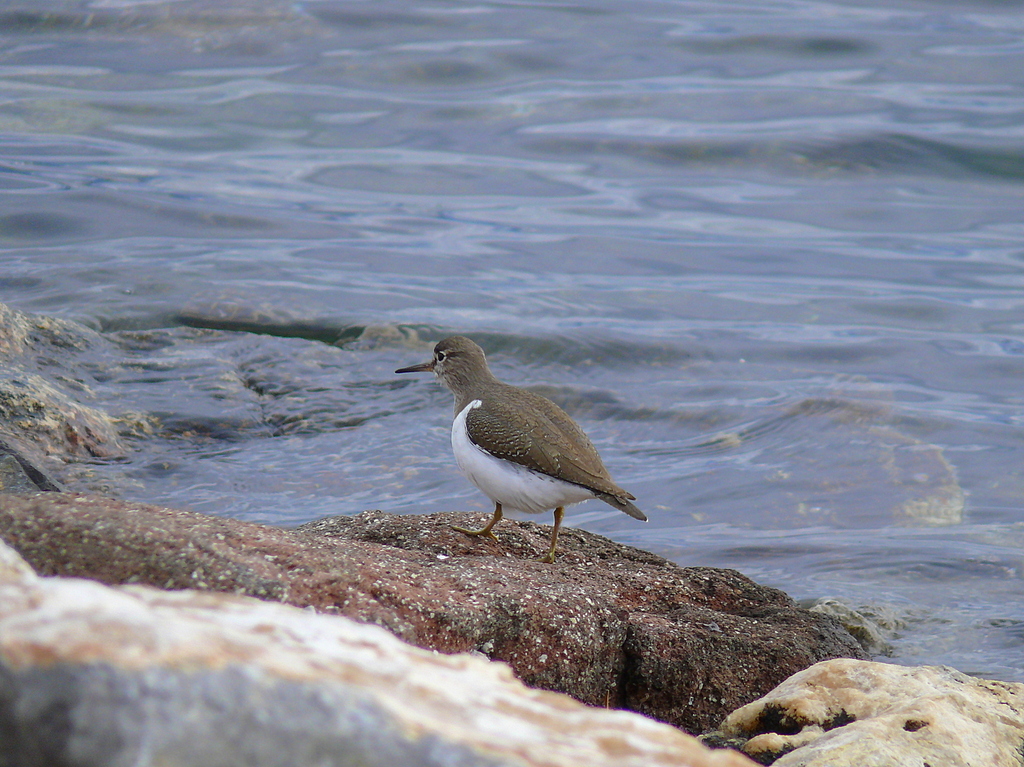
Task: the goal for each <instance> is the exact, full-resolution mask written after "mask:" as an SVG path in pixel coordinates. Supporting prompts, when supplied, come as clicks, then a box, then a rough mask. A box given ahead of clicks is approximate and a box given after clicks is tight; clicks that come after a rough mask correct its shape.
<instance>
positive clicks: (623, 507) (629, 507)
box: [597, 493, 647, 522]
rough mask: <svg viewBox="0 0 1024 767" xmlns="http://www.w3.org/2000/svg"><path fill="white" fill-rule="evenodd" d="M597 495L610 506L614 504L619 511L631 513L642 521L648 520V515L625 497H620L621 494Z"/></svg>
mask: <svg viewBox="0 0 1024 767" xmlns="http://www.w3.org/2000/svg"><path fill="white" fill-rule="evenodd" d="M597 497H598V498H600V499H601V500H602V501H604V502H605V503H607V504H608V505H609V506H614V507H615V508H616V509H618V510H619V511H623V512H625V513H626V514H629V516H631V517H632V518H633V519H639V520H640V521H641V522H646V521H647V515H646V514H644V513H643V512H642V511H640V509H638V508H637V507H636V506H635V505H633V504H632V503H631V502H629V501H628V500H626V499H625V498H620V497H619V496H617V495H612V494H611V493H598V495H597Z"/></svg>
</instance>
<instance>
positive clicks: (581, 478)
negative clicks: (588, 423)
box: [395, 336, 647, 563]
mask: <svg viewBox="0 0 1024 767" xmlns="http://www.w3.org/2000/svg"><path fill="white" fill-rule="evenodd" d="M428 372H429V373H433V374H434V375H435V376H437V378H438V380H439V381H440V382H441V383H442V384H443V385H444V386H445V387H447V388H448V389H449V390H450V391H451V392H452V394H453V395H454V396H455V418H454V420H453V422H452V452H453V453H454V454H455V460H456V462H457V463H458V465H459V469H460V470H461V471H462V473H463V474H464V475H465V476H466V478H467V479H469V481H470V482H472V483H473V484H474V485H476V487H477V488H479V489H480V490H481V491H482V492H483V494H484V495H486V496H487V497H488V498H490V499H491V501H492V502H493V503H494V514H493V515H492V516H491V519H490V521H489V522H487V524H486V525H484V526H483V527H482V528H480V529H479V530H471V529H469V528H465V527H455V530H457V531H459V532H461V533H465V534H466V535H473V536H486V537H489V538H492V539H493V540H495V541H497V540H498V538H497V536H496V535H495V534H494V526H495V525H496V524H498V522H500V521H501V519H502V515H503V511H504V510H506V509H507V510H517V511H524V512H527V513H531V514H538V513H541V512H544V511H549V510H552V509H553V510H554V528H553V529H552V532H551V545H550V547H549V549H548V552H547V554H546V555H545V556H543V557H541V558H540V560H539V561H541V562H546V563H554V561H555V552H556V550H557V546H558V531H559V529H560V528H561V526H562V519H563V517H564V516H565V507H566V506H568V505H570V504H574V503H580V502H581V501H585V500H588V499H590V498H598V499H600V500H602V501H604V502H605V503H607V504H609V505H610V506H614V507H615V508H616V509H619V510H620V511H622V512H625V513H626V514H628V515H629V516H631V517H633V518H634V519H639V520H641V521H643V522H646V521H647V516H646V515H645V514H644V513H643V512H642V511H641V510H640V509H638V508H637V507H636V506H635V505H634V504H633V503H632V502H633V501H635V500H636V496H634V495H632V494H631V493H629V492H627V491H625V490H623V489H622V488H621V487H619V486H618V485H617V484H615V482H614V481H612V478H611V475H610V474H609V473H608V469H606V468H605V465H604V462H603V461H602V460H601V456H600V455H598V452H597V449H596V448H595V447H594V445H593V443H592V442H591V441H590V439H589V438H588V437H587V435H586V434H585V433H584V432H583V429H581V428H580V427H579V425H578V424H577V423H576V422H575V421H573V420H572V418H570V417H569V415H568V414H567V413H566V412H565V411H564V410H562V408H560V407H559V406H558V405H556V404H555V403H554V402H552V401H551V400H549V399H547V398H546V397H542V396H541V395H539V394H536V393H534V392H531V391H528V390H526V389H521V388H519V387H517V386H512V385H510V384H507V383H504V382H502V381H499V380H498V379H497V378H496V377H495V376H494V374H493V373H492V372H491V369H490V368H489V367H488V366H487V357H486V355H485V354H484V350H483V349H481V348H480V346H479V345H477V344H476V342H474V341H472V340H471V339H469V338H466V337H465V336H450V337H448V338H445V339H443V340H441V341H439V342H438V343H437V345H436V346H435V347H434V354H433V357H432V358H431V359H430V360H429V361H428V362H423V363H420V364H418V365H410V366H409V367H404V368H399V369H398V370H396V371H395V373H428Z"/></svg>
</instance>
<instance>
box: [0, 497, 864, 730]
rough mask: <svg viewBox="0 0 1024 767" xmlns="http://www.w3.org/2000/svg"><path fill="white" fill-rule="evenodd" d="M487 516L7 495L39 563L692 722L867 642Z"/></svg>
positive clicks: (18, 541)
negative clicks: (253, 518) (303, 515)
mask: <svg viewBox="0 0 1024 767" xmlns="http://www.w3.org/2000/svg"><path fill="white" fill-rule="evenodd" d="M478 521H479V519H478V518H477V516H475V515H466V514H435V515H429V516H399V515H392V514H385V513H382V512H366V513H363V514H360V515H358V516H356V517H335V518H329V519H324V520H319V521H317V522H313V523H310V524H307V525H303V526H302V527H300V528H297V529H295V530H282V529H278V528H274V527H268V526H264V525H258V524H253V523H247V522H240V521H235V520H228V519H220V518H213V517H208V516H204V515H201V514H195V513H190V512H184V511H176V510H171V509H162V508H158V507H153V506H146V505H143V504H132V503H123V502H120V501H115V500H111V499H107V498H100V497H94V496H79V495H56V494H36V495H34V496H25V497H8V498H4V499H3V501H2V502H0V537H2V538H4V539H5V540H6V541H8V542H9V543H10V544H11V545H12V546H13V547H14V548H16V549H17V550H18V551H19V552H20V553H21V554H22V555H23V556H24V557H25V558H26V559H27V560H28V561H29V562H30V563H31V564H32V566H33V567H34V568H36V570H37V571H38V572H40V573H42V574H46V575H74V576H83V577H89V578H95V579H97V580H101V581H103V582H105V583H108V584H120V583H144V584H149V585H153V586H158V587H161V588H167V589H183V588H196V589H207V590H213V591H222V592H231V593H238V594H248V595H251V596H256V597H260V598H262V599H270V600H276V601H281V602H287V603H290V604H293V605H298V606H312V607H314V608H315V609H317V610H318V611H321V612H330V613H338V614H343V615H346V616H349V617H351V618H355V619H356V620H359V621H363V622H366V623H375V624H377V625H380V626H383V627H384V628H386V629H388V630H389V631H390V632H391V633H393V634H395V635H396V636H398V637H401V638H402V639H404V640H406V641H408V642H411V643H413V644H416V645H419V646H420V647H425V648H430V649H434V650H438V651H441V652H445V653H455V652H465V651H474V650H475V651H478V652H480V653H483V654H484V655H487V656H488V657H490V658H493V659H497V660H503V661H505V662H507V663H509V665H511V666H512V668H513V669H514V671H515V672H516V674H517V675H518V676H519V677H520V679H522V680H523V681H524V682H526V683H527V684H529V685H531V686H533V687H538V688H543V689H548V690H557V691H560V692H566V693H568V694H570V695H572V696H573V697H575V698H577V699H578V700H580V701H583V702H585V703H590V704H593V705H597V706H608V707H614V708H627V709H631V710H634V711H639V712H642V713H645V714H648V715H650V716H652V717H654V718H656V719H660V720H662V721H666V722H669V723H671V724H675V725H677V726H679V727H682V728H683V729H686V730H688V731H691V732H698V731H702V730H705V729H709V728H710V727H712V726H714V725H716V724H717V723H718V722H720V721H721V719H722V717H724V716H725V714H726V713H728V712H729V711H732V710H734V709H735V708H737V707H738V706H740V705H742V704H744V703H746V702H748V701H750V700H753V699H755V698H756V697H758V696H760V695H763V694H764V693H766V692H767V691H768V690H770V689H771V688H773V687H774V686H776V685H777V684H779V683H780V682H781V681H782V680H784V679H785V678H786V677H788V676H790V675H791V674H793V673H795V672H796V671H799V670H801V669H803V668H806V667H807V666H809V665H811V664H813V663H815V662H817V661H818V660H822V659H825V658H834V657H842V656H848V657H864V654H863V651H862V650H861V649H860V646H859V645H858V644H857V643H856V641H855V640H854V639H853V638H852V637H851V636H850V635H849V634H848V633H847V632H846V631H845V630H844V629H843V628H842V627H841V626H840V625H839V624H838V623H837V622H836V621H835V620H834V619H832V618H831V617H829V616H825V615H821V614H817V613H812V612H809V611H807V610H803V609H801V608H799V607H797V606H796V605H795V604H794V603H793V602H792V600H790V598H789V597H787V596H786V595H785V594H783V593H782V592H780V591H777V590H775V589H770V588H766V587H763V586H759V585H757V584H756V583H753V582H752V581H750V580H749V579H747V578H745V577H744V576H742V575H740V574H739V573H737V572H735V571H731V570H716V569H711V568H684V567H679V566H678V565H675V564H673V563H671V562H669V561H667V560H665V559H662V558H660V557H657V556H655V555H653V554H649V553H647V552H643V551H639V550H637V549H633V548H630V547H628V546H623V545H620V544H617V543H614V542H612V541H609V540H607V539H605V538H602V537H600V536H597V535H593V534H590V533H586V532H583V531H580V530H574V529H567V530H565V531H564V532H563V534H562V537H561V538H560V543H561V545H562V550H561V554H560V558H559V560H558V562H557V563H556V564H555V565H553V566H552V565H544V564H541V563H539V562H535V561H533V558H534V557H536V556H537V555H538V554H540V553H542V552H543V551H544V550H545V546H546V542H547V540H548V535H549V530H548V528H546V527H543V526H541V525H537V524H535V523H530V522H515V521H507V522H505V523H503V528H502V531H501V542H500V543H495V542H493V541H489V540H479V539H476V538H470V537H468V536H465V535H462V534H460V533H457V532H455V531H453V530H452V529H451V527H450V525H451V524H462V525H465V524H467V522H468V523H470V524H472V523H474V522H478Z"/></svg>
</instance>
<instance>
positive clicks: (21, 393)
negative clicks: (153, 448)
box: [0, 304, 123, 490]
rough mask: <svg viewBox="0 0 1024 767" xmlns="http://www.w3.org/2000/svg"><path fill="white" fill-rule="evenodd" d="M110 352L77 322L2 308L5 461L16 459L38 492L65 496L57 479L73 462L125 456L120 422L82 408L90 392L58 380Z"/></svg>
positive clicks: (0, 417)
mask: <svg viewBox="0 0 1024 767" xmlns="http://www.w3.org/2000/svg"><path fill="white" fill-rule="evenodd" d="M107 345H109V342H107V341H106V340H104V339H103V338H101V336H100V335H99V334H98V333H96V332H94V331H91V330H89V329H88V328H86V327H83V326H81V325H78V324H76V323H74V322H70V321H68V320H61V319H57V318H54V317H43V316H36V315H30V314H25V313H23V312H18V311H15V310H14V309H11V308H10V307H8V306H5V305H3V304H0V454H8V455H15V457H16V458H17V460H18V462H19V463H20V464H21V467H22V469H23V470H24V471H25V473H26V474H27V475H28V477H29V479H30V480H31V481H32V482H33V484H34V485H35V486H36V487H37V488H39V489H42V490H58V489H61V488H60V485H59V482H58V481H57V480H55V479H53V478H52V476H51V475H53V474H60V473H61V472H62V469H63V468H64V465H65V464H66V463H67V462H69V461H74V460H79V459H83V458H84V459H92V458H97V457H99V458H111V457H116V456H121V455H123V448H122V447H121V444H120V441H119V439H118V434H117V428H116V426H115V424H114V421H113V420H112V419H111V418H110V416H109V415H107V414H106V413H104V412H103V411H102V410H99V409H97V408H92V407H89V406H87V405H83V404H82V403H81V402H79V399H80V397H81V396H82V395H83V394H87V393H88V389H87V387H86V386H85V384H84V383H82V381H80V380H75V379H73V378H71V377H69V376H68V375H63V374H61V373H60V372H59V371H64V370H65V368H66V367H67V365H68V361H69V359H70V358H72V357H74V355H76V354H81V353H84V352H86V351H87V350H89V349H90V348H91V347H94V346H107Z"/></svg>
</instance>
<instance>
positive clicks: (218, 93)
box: [0, 0, 1024, 681]
mask: <svg viewBox="0 0 1024 767" xmlns="http://www.w3.org/2000/svg"><path fill="white" fill-rule="evenodd" d="M219 5H220V4H217V6H219ZM0 32H2V36H0V94H2V96H3V100H2V102H0V200H2V205H0V246H2V253H0V259H2V260H0V301H3V302H5V303H7V304H9V305H11V306H13V307H15V308H18V309H22V310H26V311H33V312H41V313H46V314H53V315H58V316H62V317H66V318H70V319H74V320H77V321H79V322H82V323H84V324H86V325H88V326H90V327H92V328H94V329H97V330H99V331H100V332H101V334H102V341H101V342H99V343H97V344H96V345H95V346H94V347H93V348H92V349H90V350H87V351H83V352H79V353H73V352H72V351H71V350H69V351H68V360H67V361H66V364H67V365H68V367H69V369H70V370H72V371H73V373H72V377H75V378H78V379H80V380H81V381H83V382H84V383H85V384H86V386H87V387H88V388H87V389H86V390H84V391H83V392H78V393H76V396H80V397H82V398H83V399H84V400H85V401H87V402H88V403H89V404H92V405H95V406H98V407H102V408H105V409H107V410H109V411H110V412H111V413H113V414H114V415H116V416H118V417H120V418H121V419H122V441H123V446H124V455H123V457H121V458H119V459H110V460H97V461H95V462H93V463H90V464H83V465H81V466H79V467H77V472H78V473H77V474H76V477H77V480H78V481H79V482H80V483H82V484H83V485H84V486H86V487H89V488H91V489H93V490H105V491H108V492H113V493H115V494H118V495H121V496H124V497H128V498H134V499H141V500H146V501H151V502H155V503H160V504H165V505H170V506H177V507H183V508H191V509H196V510H199V511H203V512H208V513H212V514H222V515H230V516H236V517H239V518H244V519H251V520H260V521H268V522H272V523H276V524H286V525H290V524H297V523H300V522H304V521H307V520H309V519H313V518H316V517H319V516H322V515H327V514H339V513H340V514H351V513H356V512H359V511H361V510H363V509H367V508H382V509H387V510H390V511H395V512H400V513H420V512H432V511H442V510H452V509H462V510H477V511H480V512H481V519H482V518H483V515H484V514H486V513H487V512H488V507H487V503H486V501H485V499H484V498H483V496H481V495H480V494H479V493H478V492H477V491H476V490H474V489H473V488H472V487H471V486H469V485H468V484H467V483H466V482H465V481H464V480H463V479H462V478H461V477H460V476H459V475H458V473H457V470H456V468H455V464H454V460H453V459H452V457H451V454H450V450H449V446H448V429H449V424H450V418H451V399H450V395H448V394H447V392H444V391H442V390H441V389H439V387H438V386H437V385H436V384H435V383H432V382H431V381H429V380H428V379H427V378H426V377H421V378H416V377H413V376H405V377H400V376H395V375H394V374H393V372H392V371H393V370H394V369H395V368H397V367H400V366H404V365H409V364H412V363H415V362H420V361H423V360H425V359H427V357H428V355H429V349H430V345H431V343H432V342H433V341H435V340H437V339H439V338H441V337H443V336H444V335H448V334H450V333H455V332H458V333H465V334H469V335H472V336H473V337H474V338H476V339H477V340H478V341H479V342H480V343H481V344H483V345H484V347H485V348H486V349H487V350H488V352H489V354H490V359H491V361H492V364H493V367H494V369H495V371H496V373H497V374H498V375H499V376H501V377H503V378H505V379H506V380H509V381H510V382H513V383H518V384H527V385H536V386H537V387H538V390H539V391H541V392H542V393H545V394H547V395H548V396H551V397H553V398H554V399H556V400H557V401H558V402H559V403H561V404H562V405H563V406H564V407H566V408H567V409H569V410H570V412H571V413H572V414H573V415H574V416H575V417H576V418H577V419H578V420H579V421H580V422H581V423H582V424H583V425H584V427H585V428H586V429H587V431H588V432H589V433H590V434H591V436H592V438H593V440H594V442H595V443H596V444H597V445H598V447H599V449H600V450H601V451H602V454H603V455H604V457H605V461H606V463H607V464H608V466H609V467H610V468H611V470H612V473H613V475H614V476H615V478H616V479H617V480H618V481H619V482H620V484H622V485H623V486H624V487H626V488H627V489H630V490H632V491H633V492H634V493H635V494H636V495H637V496H638V498H639V505H640V506H641V508H643V509H644V510H645V511H646V512H647V513H648V514H649V516H650V517H651V522H650V523H649V524H647V525H641V524H639V523H637V522H636V521H635V520H632V519H629V518H628V517H626V516H625V515H623V514H621V513H619V512H617V511H615V510H614V509H611V508H609V507H606V506H603V505H601V504H599V503H596V502H590V503H588V504H584V505H581V506H579V507H577V508H576V509H574V510H573V511H571V513H570V515H569V518H568V520H569V521H568V523H569V524H573V525H578V526H581V527H585V528H587V529H590V530H593V531H596V532H599V533H602V534H605V535H609V536H611V537H613V538H615V539H617V540H620V541H624V542H626V543H630V544H635V545H638V546H642V547H644V548H647V549H650V550H653V551H655V552H658V553H661V554H663V555H666V556H669V557H671V558H672V559H674V560H675V561H678V562H680V563H682V564H702V565H716V566H723V567H735V568H737V569H739V570H741V571H743V572H745V573H747V574H748V575H750V576H751V577H753V578H755V579H757V580H759V581H761V582H763V583H768V584H771V585H774V586H778V587H780V588H782V589H785V590H786V591H788V592H789V593H791V594H792V595H794V596H795V597H796V598H798V599H801V600H805V601H807V602H811V601H814V600H817V599H821V598H833V599H837V600H840V601H841V602H843V603H845V604H847V605H848V606H851V607H854V608H864V609H865V611H868V612H871V613H873V614H875V615H878V616H883V618H884V620H883V621H882V622H883V623H884V624H885V625H886V626H887V629H886V632H885V633H886V636H887V639H888V641H889V643H890V652H891V657H892V659H893V660H894V661H896V662H900V663H913V664H916V663H931V664H934V663H947V664H950V665H953V666H956V667H958V668H960V669H962V670H964V671H967V672H970V673H974V674H979V675H981V676H985V677H990V678H999V679H1007V680H1017V681H1024V663H1022V657H1024V574H1022V573H1024V512H1022V506H1024V504H1022V494H1024V473H1022V468H1021V466H1022V461H1021V456H1022V447H1024V443H1022V437H1024V411H1022V405H1024V393H1022V388H1021V381H1022V374H1024V293H1022V291H1021V288H1022V286H1024V152H1022V150H1021V136H1022V133H1024V98H1022V96H1024V88H1022V82H1021V76H1020V72H1021V70H1020V60H1021V58H1020V57H1021V54H1022V53H1024V16H1022V15H1021V13H1020V7H1019V4H1014V3H996V2H981V1H980V0H979V1H975V2H966V3H964V2H961V3H955V4H954V3H942V2H931V3H924V2H920V3H919V2H912V1H911V0H896V2H885V3H883V2H878V1H877V0H875V1H869V0H863V1H862V2H854V1H853V0H841V1H836V2H800V1H796V0H792V1H791V0H780V1H779V2H772V1H771V0H748V1H747V2H740V1H738V0H735V1H731V0H714V1H713V2H712V1H710V0H695V1H694V2H667V1H666V2H656V1H655V0H633V1H632V2H628V3H625V2H613V1H611V0H607V1H603V2H602V1H600V0H588V2H585V3H575V4H574V3H558V2H493V1H489V0H488V1H484V2H479V3H475V4H466V3H461V2H448V1H447V0H431V1H430V2H413V1H412V0H408V1H407V2H388V1H387V0H374V1H373V2H297V3H286V2H270V1H267V2H260V1H259V0H239V2H236V3H233V4H230V5H226V4H225V5H224V6H223V7H215V4H210V3H201V2H187V1H182V2H160V1H156V2H142V1H140V2H132V0H93V2H85V1H82V2H63V3H61V2H55V1H53V0H48V1H46V2H33V3H29V4H18V3H11V2H4V3H0Z"/></svg>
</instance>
